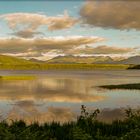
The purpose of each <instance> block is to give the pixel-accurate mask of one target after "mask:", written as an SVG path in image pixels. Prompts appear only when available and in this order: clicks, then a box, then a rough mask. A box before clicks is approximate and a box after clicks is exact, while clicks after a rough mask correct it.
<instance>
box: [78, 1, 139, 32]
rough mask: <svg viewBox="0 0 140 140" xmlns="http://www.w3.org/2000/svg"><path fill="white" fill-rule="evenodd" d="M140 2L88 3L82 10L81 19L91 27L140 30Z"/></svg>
mask: <svg viewBox="0 0 140 140" xmlns="http://www.w3.org/2000/svg"><path fill="white" fill-rule="evenodd" d="M139 10H140V3H139V1H130V0H119V1H104V0H100V1H91V0H89V1H87V2H86V3H85V4H84V5H83V7H82V8H81V10H80V15H81V19H82V20H83V21H84V23H86V24H89V25H91V26H97V27H103V28H115V29H120V30H124V29H128V30H129V29H136V30H140V16H139Z"/></svg>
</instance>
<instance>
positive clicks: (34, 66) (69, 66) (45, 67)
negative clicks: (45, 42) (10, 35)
mask: <svg viewBox="0 0 140 140" xmlns="http://www.w3.org/2000/svg"><path fill="white" fill-rule="evenodd" d="M128 67H129V65H119V64H42V63H41V64H39V63H33V64H12V65H9V64H1V65H0V69H1V70H67V69H70V70H80V69H83V70H94V69H127V68H128Z"/></svg>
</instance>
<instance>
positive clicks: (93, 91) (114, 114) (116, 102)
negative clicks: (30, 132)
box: [0, 70, 140, 123]
mask: <svg viewBox="0 0 140 140" xmlns="http://www.w3.org/2000/svg"><path fill="white" fill-rule="evenodd" d="M0 75H36V76H37V78H36V79H35V80H18V81H14V80H13V81H11V80H9V81H8V80H1V81H0V117H1V120H3V119H8V120H10V119H24V120H26V121H27V122H32V121H39V122H40V123H43V122H44V121H53V120H55V121H61V122H65V121H71V120H75V118H76V116H77V114H79V113H80V107H81V105H82V104H84V105H86V106H87V108H88V109H89V110H93V109H95V108H99V109H101V110H103V112H102V113H101V115H100V116H99V119H101V120H105V121H109V120H112V119H116V118H122V116H123V115H124V112H123V111H122V110H123V109H122V108H125V107H128V106H130V107H133V108H137V107H139V106H140V90H105V89H101V88H99V87H98V86H100V85H107V84H126V83H140V71H139V70H117V71H116V70H111V71H109V70H94V71H0Z"/></svg>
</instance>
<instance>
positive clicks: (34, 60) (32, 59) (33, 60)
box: [29, 58, 45, 63]
mask: <svg viewBox="0 0 140 140" xmlns="http://www.w3.org/2000/svg"><path fill="white" fill-rule="evenodd" d="M29 61H31V62H35V63H45V61H41V60H38V59H35V58H31V59H29Z"/></svg>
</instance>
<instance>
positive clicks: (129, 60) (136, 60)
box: [117, 56, 140, 65]
mask: <svg viewBox="0 0 140 140" xmlns="http://www.w3.org/2000/svg"><path fill="white" fill-rule="evenodd" d="M117 63H120V64H135V65H140V56H133V57H129V58H127V59H124V60H121V61H118V62H117Z"/></svg>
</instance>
